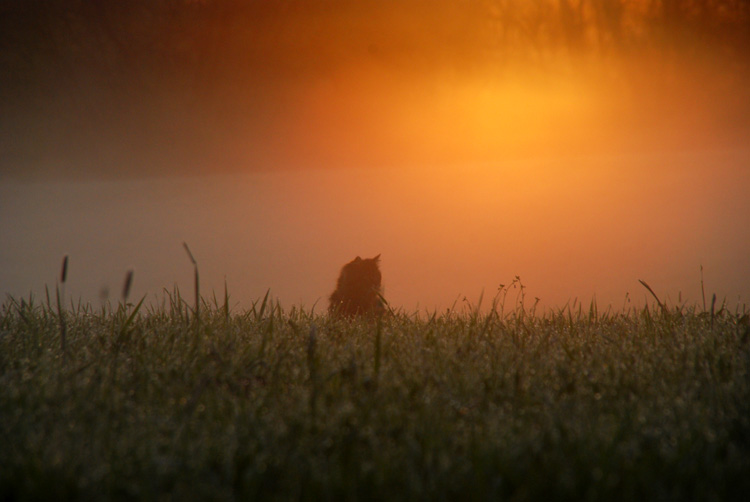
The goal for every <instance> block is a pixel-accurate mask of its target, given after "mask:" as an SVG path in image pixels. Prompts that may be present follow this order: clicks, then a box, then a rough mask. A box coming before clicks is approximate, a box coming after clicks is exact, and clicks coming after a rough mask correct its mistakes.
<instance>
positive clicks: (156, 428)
mask: <svg viewBox="0 0 750 502" xmlns="http://www.w3.org/2000/svg"><path fill="white" fill-rule="evenodd" d="M137 307H138V308H137ZM137 307H136V306H133V305H128V306H127V307H124V306H120V307H118V308H103V309H99V310H95V309H92V308H90V307H82V306H79V307H77V308H75V309H72V310H67V311H64V310H63V312H62V316H63V318H64V325H65V327H66V328H65V336H66V342H65V347H64V349H63V347H62V346H61V340H60V337H61V322H60V316H59V314H58V311H57V310H56V309H54V308H51V307H50V306H49V303H47V304H35V303H34V302H33V301H28V300H24V301H18V300H15V299H12V298H9V299H8V300H7V301H6V302H5V303H4V304H2V306H1V307H0V452H1V453H0V499H3V500H28V499H54V500H65V499H84V500H85V499H97V500H99V499H102V500H106V499H116V500H119V499H145V500H152V499H165V498H169V497H170V496H171V498H173V499H175V500H187V499H192V500H194V499H208V500H213V499H218V500H233V499H239V500H257V499H268V500H275V499H282V500H288V499H305V500H326V499H328V500H340V499H372V498H375V499H380V500H413V499H430V500H456V499H462V500H465V499H492V500H499V499H510V500H543V499H548V498H551V499H555V500H565V499H569V500H603V499H608V500H610V499H613V500H637V499H639V498H646V499H682V500H691V499H699V500H707V499H723V500H739V499H745V500H747V497H749V496H750V478H749V477H748V476H747V473H748V472H750V327H749V325H748V315H747V314H746V313H745V312H744V307H743V308H742V310H741V311H735V312H734V313H733V312H730V311H728V310H726V309H722V310H720V311H718V312H714V313H711V312H703V310H702V309H699V308H692V309H691V308H688V309H686V308H681V309H677V308H673V309H668V308H666V307H665V308H664V309H658V308H651V309H649V308H644V309H642V310H638V311H632V310H631V311H629V312H627V313H611V312H609V313H606V314H603V313H600V312H597V311H596V309H595V308H592V309H590V310H588V311H586V310H583V311H581V310H577V311H576V310H575V309H572V310H571V309H565V310H563V311H559V312H554V313H547V314H532V313H530V312H529V311H528V309H526V310H524V309H523V308H522V307H516V308H515V309H513V310H512V311H510V312H504V311H503V310H502V309H499V310H497V311H495V312H494V313H491V314H486V313H479V312H478V311H473V310H467V311H465V312H463V313H455V312H446V313H443V314H438V315H435V316H432V317H425V316H422V317H421V318H419V317H417V316H409V315H405V314H395V315H393V316H387V317H385V318H383V319H382V321H381V322H380V323H379V324H378V323H375V322H368V321H364V320H362V321H354V322H351V323H349V322H347V321H341V320H333V319H328V318H327V317H324V316H320V315H318V314H311V313H309V312H306V311H301V310H299V309H292V310H291V311H288V312H284V311H282V309H281V308H280V307H279V306H278V305H276V304H274V303H273V302H272V301H269V300H268V298H266V299H265V300H263V302H260V301H259V302H258V303H256V304H255V305H254V306H253V308H252V309H250V310H249V311H247V312H231V311H230V310H229V309H228V308H227V304H226V303H224V304H221V303H220V302H216V301H214V303H213V304H210V303H207V302H204V304H203V305H202V307H201V309H200V317H199V318H197V319H196V318H195V316H193V315H192V313H191V312H190V311H189V308H188V307H187V306H186V304H185V302H184V301H183V300H182V299H181V298H180V297H179V294H178V293H175V294H173V295H170V296H168V297H166V300H165V302H164V304H163V305H162V306H158V307H146V306H145V305H144V306H141V305H138V306H137ZM63 350H64V352H65V354H63Z"/></svg>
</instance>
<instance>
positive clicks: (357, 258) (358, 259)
mask: <svg viewBox="0 0 750 502" xmlns="http://www.w3.org/2000/svg"><path fill="white" fill-rule="evenodd" d="M354 261H362V258H360V257H359V256H357V257H356V258H354Z"/></svg>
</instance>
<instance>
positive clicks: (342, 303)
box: [328, 255, 385, 317]
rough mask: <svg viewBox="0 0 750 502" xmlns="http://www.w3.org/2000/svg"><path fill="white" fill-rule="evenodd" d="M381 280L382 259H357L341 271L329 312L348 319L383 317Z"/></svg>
mask: <svg viewBox="0 0 750 502" xmlns="http://www.w3.org/2000/svg"><path fill="white" fill-rule="evenodd" d="M381 280H382V277H381V274H380V255H377V256H375V257H374V258H365V259H362V258H360V257H359V256H357V257H356V258H355V259H354V260H352V261H350V262H349V263H347V264H346V265H344V267H343V268H342V269H341V273H340V274H339V279H338V281H337V283H336V290H335V291H334V292H333V293H332V294H331V297H330V306H329V307H328V311H329V312H330V313H331V314H334V315H343V316H349V317H351V316H357V315H380V314H382V313H383V311H384V310H385V309H384V308H383V302H382V301H381V299H380V298H381Z"/></svg>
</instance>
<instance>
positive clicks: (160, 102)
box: [0, 0, 750, 308]
mask: <svg viewBox="0 0 750 502" xmlns="http://www.w3.org/2000/svg"><path fill="white" fill-rule="evenodd" d="M748 47H750V4H748V3H747V2H744V1H738V0H737V1H731V0H730V1H718V0H717V1H710V0H705V1H698V0H642V1H629V2H627V1H601V0H588V1H586V0H581V1H572V0H570V1H569V0H560V1H552V0H550V1H541V2H533V3H531V2H523V1H510V2H508V1H502V2H501V1H489V0H488V1H484V2H471V3H469V4H466V3H459V2H426V1H421V0H409V1H405V2H399V3H397V4H393V5H390V4H389V5H383V3H382V2H374V1H364V2H356V3H352V2H342V1H307V2H296V3H292V4H287V3H276V2H274V3H269V2H234V1H229V0H214V1H210V0H207V1H188V0H157V1H153V0H152V1H145V0H138V1H132V2H127V3H120V2H111V3H101V2H96V3H92V2H85V1H64V2H63V1H52V2H41V1H8V2H3V3H2V5H1V6H0V71H1V72H2V74H3V75H4V77H3V78H2V79H1V81H2V83H0V107H1V109H0V235H3V237H4V241H6V242H9V243H10V244H8V245H6V246H3V248H2V249H0V284H1V285H2V288H3V291H2V292H3V293H10V294H13V295H22V294H27V293H28V292H29V291H30V290H33V291H35V292H36V293H37V294H41V293H42V292H43V290H44V284H45V283H47V284H52V283H53V282H54V279H55V277H56V274H57V273H58V267H59V263H60V260H61V259H62V256H63V255H70V256H71V281H72V282H71V284H70V286H69V293H70V294H71V295H72V296H73V297H77V296H78V295H80V296H82V297H83V298H84V299H88V300H92V301H97V300H98V299H99V298H100V296H102V290H103V288H104V290H108V291H109V293H108V295H109V297H110V298H113V299H115V298H117V296H118V290H119V288H120V287H121V286H120V284H121V281H122V277H124V274H125V272H126V271H127V270H128V269H130V268H135V270H136V274H135V288H136V289H135V290H134V292H136V293H138V294H145V293H150V294H158V293H159V292H160V291H161V288H163V287H167V288H170V287H171V286H172V285H173V284H175V283H177V284H179V285H180V286H181V287H183V288H184V289H189V288H190V277H191V276H190V274H191V270H190V266H189V263H188V261H187V258H186V257H185V256H184V252H183V250H182V249H181V245H182V242H183V241H187V242H188V243H189V244H190V246H191V249H193V250H194V252H195V254H196V257H197V258H198V261H199V266H200V269H201V272H202V276H203V280H204V288H205V291H206V292H209V291H211V289H216V290H223V284H224V278H225V277H226V280H227V283H228V285H229V288H230V293H233V294H234V296H235V297H236V299H237V301H239V302H240V304H241V305H247V303H248V302H249V301H251V300H252V299H253V298H257V297H258V296H262V295H263V294H264V293H265V291H266V290H267V289H268V288H271V290H272V292H273V293H274V294H278V295H279V296H280V297H281V298H282V300H283V301H285V302H287V303H288V304H297V303H303V304H306V305H312V304H314V303H315V302H317V304H318V305H320V306H321V308H322V306H324V305H325V301H326V297H327V295H328V294H329V293H330V291H331V290H332V288H333V285H334V282H335V277H336V274H337V273H338V269H339V268H340V266H341V265H343V264H344V263H345V262H347V261H349V260H351V259H352V258H353V257H354V256H356V255H362V256H374V255H376V254H378V253H382V255H383V272H384V285H385V288H386V296H387V297H388V298H389V300H390V301H391V302H392V303H393V304H394V305H395V306H404V307H405V308H414V307H415V306H417V305H419V306H420V307H424V308H434V307H439V308H445V307H448V306H450V305H451V304H453V302H454V301H456V299H459V302H460V301H461V299H462V298H463V297H464V296H466V297H467V298H469V299H471V300H472V301H474V300H476V298H477V297H478V296H479V294H480V292H481V291H484V292H485V295H486V296H490V297H491V296H492V295H493V294H494V291H496V290H497V287H498V286H499V285H500V284H508V283H509V282H511V281H512V280H513V278H514V277H515V276H517V275H518V276H520V277H521V279H522V281H523V282H524V283H525V284H526V285H527V286H528V294H529V295H530V297H531V298H530V300H531V301H533V298H534V297H539V298H540V299H541V301H542V303H543V304H545V305H549V306H555V305H558V306H559V305H562V304H565V303H566V302H568V301H572V299H574V298H578V299H579V300H581V301H584V302H587V301H589V300H590V299H591V298H592V297H595V298H596V299H597V301H599V302H601V303H603V304H604V305H608V304H612V305H613V306H615V307H618V306H620V305H623V304H626V303H627V301H628V300H630V301H641V300H642V299H643V298H644V297H645V291H644V290H643V289H642V288H641V287H640V285H639V284H638V282H637V280H638V279H640V278H642V279H646V280H648V281H649V282H650V283H652V284H653V285H654V286H655V287H656V288H658V290H659V292H660V293H662V294H664V295H668V296H669V297H670V299H671V300H672V301H674V302H678V301H680V300H683V301H684V300H686V299H687V300H689V301H694V302H698V301H701V300H702V298H701V293H700V267H701V266H703V268H704V275H705V281H706V284H705V285H706V288H707V290H708V293H709V294H710V293H713V292H716V293H717V295H718V296H719V298H727V300H728V302H729V303H732V304H733V303H736V302H738V301H740V302H746V301H747V298H748V296H750V290H749V289H748V288H749V287H750V263H749V262H748V258H747V257H748V256H750V234H749V231H748V230H747V225H746V224H745V222H746V221H747V220H748V217H750V206H749V205H748V202H747V199H748V198H747V197H746V193H747V190H748V189H750V174H748V173H749V171H750V152H749V151H748V144H749V143H748V141H749V140H750V93H749V92H748V91H747V89H748V88H750V86H748V83H750V79H749V78H748V76H749V75H750V57H749V56H750V55H749V54H748ZM76 281H78V282H76ZM636 297H637V298H636Z"/></svg>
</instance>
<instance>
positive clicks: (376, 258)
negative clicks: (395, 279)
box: [373, 253, 380, 261]
mask: <svg viewBox="0 0 750 502" xmlns="http://www.w3.org/2000/svg"><path fill="white" fill-rule="evenodd" d="M373 260H374V261H380V253H378V255H377V256H376V257H375V258H373Z"/></svg>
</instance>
